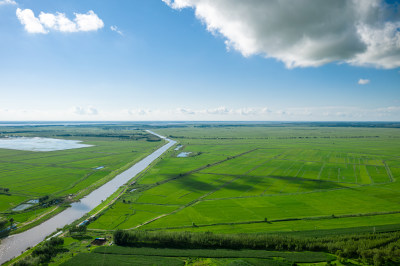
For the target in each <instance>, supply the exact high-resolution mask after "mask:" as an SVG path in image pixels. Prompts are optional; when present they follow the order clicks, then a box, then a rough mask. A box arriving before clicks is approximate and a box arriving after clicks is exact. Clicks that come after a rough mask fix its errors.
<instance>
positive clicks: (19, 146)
mask: <svg viewBox="0 0 400 266" xmlns="http://www.w3.org/2000/svg"><path fill="white" fill-rule="evenodd" d="M81 142H82V141H80V140H65V139H51V138H38V137H35V138H27V137H12V138H0V149H12V150H21V151H41V152H45V151H61V150H69V149H77V148H85V147H91V146H93V145H87V144H82V143H81Z"/></svg>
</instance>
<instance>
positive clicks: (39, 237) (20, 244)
mask: <svg viewBox="0 0 400 266" xmlns="http://www.w3.org/2000/svg"><path fill="white" fill-rule="evenodd" d="M147 132H149V133H151V134H153V135H156V136H158V137H160V138H162V139H165V140H166V141H167V142H168V143H167V144H165V145H164V146H162V147H161V148H159V149H158V150H156V151H154V152H153V153H152V154H150V155H149V156H147V157H146V158H144V159H142V160H141V161H139V162H138V163H136V164H135V165H133V166H132V167H131V168H129V169H128V170H126V171H124V172H122V173H121V174H119V175H117V176H116V177H115V178H113V179H112V180H110V181H109V182H107V183H106V184H104V185H103V186H101V187H99V188H98V189H96V190H94V191H92V192H91V193H90V194H89V195H87V196H86V197H84V198H82V199H81V200H80V201H79V202H75V203H72V204H71V207H70V208H68V209H66V210H64V211H62V212H60V213H59V214H57V215H55V216H54V217H52V218H51V219H49V220H47V221H45V222H43V223H41V224H40V225H38V226H36V227H33V228H31V229H29V230H27V231H25V232H22V233H20V234H16V235H11V236H9V237H7V238H5V239H2V241H1V244H0V264H2V263H4V262H6V261H8V260H10V259H12V258H14V257H16V256H18V255H20V254H21V252H23V251H25V250H26V249H27V248H28V247H33V246H36V245H37V244H39V243H40V242H42V241H43V240H44V239H45V238H46V237H47V236H48V235H50V234H51V233H53V232H55V231H56V230H57V228H63V227H64V226H65V225H67V224H70V223H72V222H74V221H75V220H77V219H79V218H81V217H82V216H83V215H85V214H86V213H88V212H89V211H91V210H93V209H94V208H95V207H97V206H98V205H99V204H100V203H101V202H102V201H103V200H105V199H107V198H108V197H109V196H111V195H112V194H113V193H114V192H115V191H117V189H118V188H119V187H120V186H122V185H124V184H125V183H126V182H128V181H129V180H131V179H132V178H133V177H135V176H136V175H137V174H139V173H140V172H142V171H143V170H144V169H146V167H147V166H149V165H150V164H151V163H152V162H153V161H154V160H156V159H157V158H158V157H160V156H161V155H162V154H163V153H164V152H166V151H167V150H168V149H169V148H171V147H172V146H173V145H174V144H175V143H176V141H173V140H170V139H167V138H166V137H163V136H161V135H158V134H156V133H154V132H152V131H150V130H147Z"/></svg>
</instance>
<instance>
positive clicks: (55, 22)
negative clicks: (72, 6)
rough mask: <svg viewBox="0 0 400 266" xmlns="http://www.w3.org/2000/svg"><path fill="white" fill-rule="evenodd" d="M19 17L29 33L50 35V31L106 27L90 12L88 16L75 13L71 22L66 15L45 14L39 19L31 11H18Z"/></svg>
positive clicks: (76, 30) (93, 29) (77, 30)
mask: <svg viewBox="0 0 400 266" xmlns="http://www.w3.org/2000/svg"><path fill="white" fill-rule="evenodd" d="M17 17H18V19H19V20H20V22H21V24H22V25H24V26H25V30H26V31H27V32H29V33H48V32H49V31H50V30H53V31H59V32H80V31H96V30H99V29H101V28H103V27H104V22H103V21H102V20H101V19H100V18H99V17H98V16H97V15H96V14H95V13H94V12H93V11H92V10H90V11H89V12H87V13H86V14H79V13H75V18H74V19H73V20H70V19H69V18H68V17H67V16H66V15H65V14H64V13H59V12H57V13H55V14H52V13H44V12H41V13H40V14H39V16H38V17H36V16H35V14H34V13H33V11H32V10H31V9H24V10H21V9H20V8H18V9H17Z"/></svg>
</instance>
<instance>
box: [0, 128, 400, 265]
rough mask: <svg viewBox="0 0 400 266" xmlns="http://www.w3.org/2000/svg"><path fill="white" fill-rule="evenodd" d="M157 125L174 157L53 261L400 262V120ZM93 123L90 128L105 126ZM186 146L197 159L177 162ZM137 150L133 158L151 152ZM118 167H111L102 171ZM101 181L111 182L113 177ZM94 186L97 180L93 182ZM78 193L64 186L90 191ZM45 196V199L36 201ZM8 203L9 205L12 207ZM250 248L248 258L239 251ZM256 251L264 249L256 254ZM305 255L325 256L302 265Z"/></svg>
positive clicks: (106, 139) (142, 178)
mask: <svg viewBox="0 0 400 266" xmlns="http://www.w3.org/2000/svg"><path fill="white" fill-rule="evenodd" d="M154 127H155V128H150V129H151V130H153V131H155V132H157V133H159V134H161V135H165V136H169V137H171V138H174V140H177V141H178V142H179V145H181V147H179V148H177V149H176V150H174V149H171V150H170V151H169V152H167V153H166V154H164V155H163V156H162V158H161V159H160V160H158V161H157V162H156V163H155V164H154V165H152V167H151V168H149V169H147V170H146V171H145V172H144V173H142V174H141V175H140V176H139V178H138V179H137V180H136V182H134V183H132V184H130V185H129V186H127V187H126V188H124V191H125V192H124V193H123V194H122V195H121V197H119V199H118V200H116V201H115V202H113V203H112V204H111V205H110V206H109V207H107V208H105V209H104V210H102V211H101V212H100V213H99V214H98V215H96V217H95V219H93V220H91V221H90V223H88V224H87V231H86V229H85V231H83V232H73V231H74V230H75V231H78V229H72V231H71V232H72V235H68V237H67V238H66V239H70V237H72V238H74V240H73V241H72V240H71V241H66V243H65V244H64V248H65V249H67V250H69V251H68V252H64V253H59V254H58V255H57V256H56V257H55V258H54V259H53V260H52V262H51V263H54V264H59V263H65V264H66V265H70V264H78V262H80V261H82V262H85V264H87V265H94V264H99V263H103V264H104V265H107V264H108V265H124V264H129V263H131V264H137V265H152V264H157V265H182V264H184V263H186V264H187V265H230V264H231V265H291V264H292V263H293V262H296V263H302V262H322V261H324V262H326V263H328V262H329V261H331V260H333V259H334V258H336V259H337V261H336V262H338V261H342V262H345V261H349V260H351V263H355V264H359V265H365V264H374V265H384V264H385V263H389V264H390V263H392V264H396V263H400V261H398V260H397V258H398V257H399V255H400V254H399V250H400V246H399V245H400V243H399V236H400V235H399V229H400V222H399V221H400V207H399V206H400V205H399V203H400V183H399V180H400V179H399V178H400V156H399V154H398V151H400V129H399V128H398V124H396V123H310V124H306V123H303V124H302V123H297V124H296V123H295V124H290V125H286V124H279V123H274V124H260V125H251V124H222V123H214V124H211V123H210V124H177V125H173V126H167V125H164V124H160V125H158V126H157V125H156V126H154ZM157 127H158V128H157ZM89 128H90V130H89V129H85V130H88V131H92V130H93V131H95V130H100V129H99V128H97V129H94V128H91V127H89ZM115 128H117V129H118V130H117V129H113V126H109V127H107V129H101V130H100V131H102V130H104V131H107V130H111V131H118V132H119V131H120V130H121V132H123V133H121V136H122V135H126V134H127V132H128V131H129V130H128V129H127V128H128V127H127V126H116V127H115ZM121 128H122V129H121ZM76 130H77V132H78V131H79V130H82V129H79V130H78V129H76ZM124 130H126V131H124ZM100 131H99V132H100ZM142 132H143V131H142ZM64 133H65V132H64ZM92 133H93V132H92ZM92 133H90V134H92ZM29 134H30V133H29ZM69 134H71V135H72V134H78V133H76V132H75V133H69ZM79 134H81V133H79ZM88 134H89V133H88ZM102 134H105V133H104V132H102ZM112 134H114V133H112ZM112 134H111V133H110V135H112ZM85 138H88V139H85ZM89 138H90V139H91V140H90V141H89ZM72 139H73V138H72ZM80 139H82V140H85V141H86V142H85V143H89V144H95V143H98V144H95V145H96V146H95V147H91V148H85V149H81V151H89V150H90V149H96V148H99V147H101V145H100V144H101V143H103V142H102V141H104V143H103V145H105V143H107V145H110V146H108V148H109V149H110V150H109V152H111V149H117V150H118V151H121V152H122V151H124V152H125V153H124V155H127V154H130V153H132V152H129V149H130V150H133V148H132V147H131V148H128V147H126V145H123V144H122V143H124V142H125V141H126V138H125V137H121V138H120V139H119V138H113V137H101V138H99V137H92V136H91V137H87V136H83V134H82V138H80ZM143 140H144V141H140V140H138V141H135V142H132V144H133V145H143V147H144V146H145V147H146V148H147V149H145V148H143V153H141V155H143V154H145V151H147V152H149V151H150V150H151V149H152V148H154V147H156V146H157V145H158V144H160V143H158V144H157V142H152V141H146V140H145V139H143ZM110 142H111V143H110ZM114 142H115V143H114ZM117 143H121V146H118V145H119V144H117ZM125 143H126V142H125ZM114 144H115V145H114ZM134 150H135V151H137V150H139V148H138V149H136V148H135V149H134ZM72 151H73V150H72ZM72 151H70V152H72ZM63 152H67V151H63ZM181 152H191V154H190V156H189V157H179V158H178V157H177V155H178V154H179V153H181ZM84 154H85V153H82V154H81V155H82V156H83V155H84ZM134 154H135V153H133V154H132V155H133V157H130V160H127V161H124V162H125V163H126V162H128V161H135V160H136V158H139V157H140V156H137V157H134V156H135V155H134ZM137 155H139V154H137ZM79 156H80V155H79ZM79 156H78V157H77V160H74V161H73V162H70V164H73V165H75V166H77V167H78V166H79V167H82V168H85V167H88V165H89V164H90V165H91V164H92V162H93V161H96V160H97V158H96V159H95V160H90V159H89V160H84V159H82V158H81V157H79ZM57 157H58V156H56V157H51V158H50V157H49V160H55V159H56V158H57ZM18 158H19V157H18ZM60 158H63V157H62V155H60ZM0 160H1V150H0ZM46 160H47V159H45V160H44V161H42V162H46ZM46 163H47V162H46ZM47 165H48V166H49V165H50V164H47ZM103 165H107V164H106V163H96V165H93V166H90V167H89V168H90V169H93V168H92V167H97V166H103ZM122 165H123V164H122V162H121V164H120V165H118V166H122ZM45 168H46V167H45ZM120 169H121V168H120ZM107 170H108V165H107V167H106V168H104V169H101V170H97V171H96V172H95V173H101V172H102V171H107ZM95 173H94V174H95ZM89 178H90V177H89ZM89 178H88V179H89ZM94 179H95V180H103V181H106V180H108V179H107V178H105V177H104V176H103V177H97V178H94ZM93 182H97V181H93V180H92V181H90V182H89V181H88V183H90V184H93ZM79 184H81V183H79ZM78 186H79V185H76V187H78ZM0 187H5V188H9V189H10V190H9V191H8V192H7V193H10V194H11V195H10V196H7V197H22V198H21V199H20V202H24V201H26V200H27V198H26V197H25V196H24V195H22V193H21V194H18V193H14V192H13V189H14V188H13V187H12V186H11V185H9V184H0ZM74 188H75V186H74V187H73V189H74ZM73 189H72V190H73ZM70 191H71V190H69V191H68V192H67V191H63V193H64V192H65V193H68V194H70V193H71V194H74V193H75V195H82V194H79V192H70ZM78 191H79V190H78ZM81 191H82V190H81ZM121 191H122V190H121ZM13 193H14V194H13ZM68 194H64V196H63V194H62V193H52V194H51V195H49V198H48V199H46V200H54V199H64V200H65V195H68ZM46 195H47V194H46V193H43V194H41V195H39V194H38V195H37V196H36V198H37V199H39V198H40V197H43V196H46ZM2 196H3V195H1V193H0V197H2ZM0 202H1V201H0ZM9 202H11V203H12V202H16V200H11V201H9ZM9 202H7V201H4V202H1V203H0V204H4V205H7V204H8V206H10V204H11V203H9ZM109 202H111V201H109ZM52 206H53V205H49V207H47V209H46V210H49V209H50V208H51V207H52ZM0 207H1V205H0ZM8 208H10V207H8ZM20 213H21V214H20V215H22V214H23V213H24V212H23V211H22V212H20ZM31 215H32V211H31ZM13 217H14V216H13ZM15 217H16V218H15V219H16V220H17V221H18V219H20V218H19V217H17V216H15ZM121 229H123V230H124V231H119V230H121ZM115 232H117V233H116V235H115V236H114V238H113V239H114V241H115V243H117V244H118V245H125V246H127V247H121V246H111V247H109V246H108V245H109V244H110V243H111V242H112V241H113V240H111V239H112V237H111V234H113V233H115ZM106 234H108V235H109V240H108V241H109V242H108V244H107V247H106V246H105V247H101V248H98V249H92V248H91V247H88V244H89V243H90V241H89V240H87V239H86V238H85V237H88V238H89V239H93V238H95V237H97V236H99V235H106ZM118 234H120V235H118ZM121 236H125V240H124V237H122V238H121ZM239 249H240V250H241V251H240V252H241V253H240V255H232V254H233V253H234V252H238V250H239ZM232 250H234V251H232ZM252 252H254V253H252ZM257 252H259V253H260V254H264V255H262V256H261V257H260V256H256V255H252V256H250V255H249V254H256V253H257ZM281 253H285V254H289V255H287V256H289V257H290V258H289V257H285V256H286V255H283V254H281ZM326 253H330V254H334V255H335V257H334V258H333V257H330V255H327V254H326ZM218 254H220V255H218ZM221 254H222V255H221ZM223 254H225V257H224V256H223ZM246 254H247V255H246ZM257 254H258V253H257ZM299 254H301V255H299ZM321 254H322V255H321ZM72 255H74V256H72ZM296 256H300V257H301V256H305V257H307V258H311V257H313V256H317V257H318V256H322V257H318V259H313V260H310V259H309V260H302V259H298V258H300V257H296ZM324 256H325V257H324ZM295 257H296V259H294V258H295ZM164 259H165V261H163V260H164ZM152 261H153V262H154V263H151V262H152ZM113 263H114V264H113ZM346 263H347V262H346Z"/></svg>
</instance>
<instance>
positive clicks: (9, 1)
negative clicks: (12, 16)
mask: <svg viewBox="0 0 400 266" xmlns="http://www.w3.org/2000/svg"><path fill="white" fill-rule="evenodd" d="M16 4H17V2H15V1H14V0H1V1H0V6H1V5H16Z"/></svg>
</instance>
